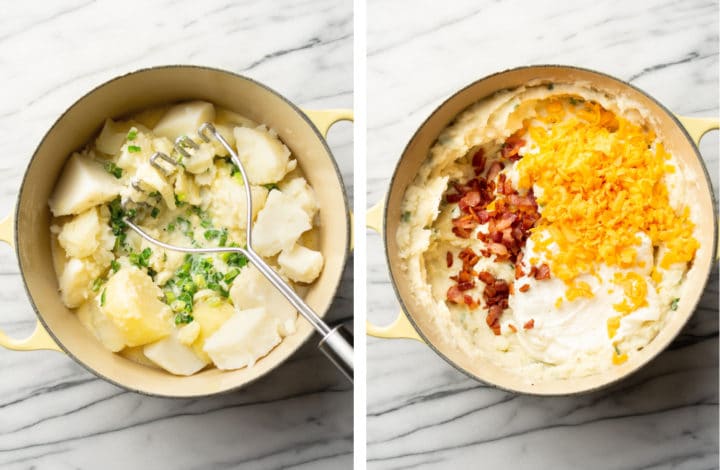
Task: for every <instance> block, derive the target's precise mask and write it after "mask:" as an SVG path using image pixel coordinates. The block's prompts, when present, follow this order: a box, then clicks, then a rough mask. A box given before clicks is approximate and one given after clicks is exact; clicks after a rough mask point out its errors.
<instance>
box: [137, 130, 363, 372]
mask: <svg viewBox="0 0 720 470" xmlns="http://www.w3.org/2000/svg"><path fill="white" fill-rule="evenodd" d="M198 136H200V138H201V139H202V140H203V141H205V142H210V138H211V137H212V138H215V139H216V140H217V141H218V142H220V144H221V145H222V146H223V147H225V149H226V150H227V151H228V152H229V154H230V158H231V159H232V162H233V163H234V164H235V165H236V166H237V167H238V169H239V170H240V174H241V175H242V179H243V183H244V184H245V188H246V190H245V201H246V204H247V227H246V229H245V230H246V232H247V245H246V247H244V248H241V247H229V246H228V247H216V248H215V247H207V248H189V247H182V246H176V245H171V244H168V243H165V242H162V241H160V240H158V239H156V238H154V237H152V236H150V235H148V234H147V233H146V232H145V231H143V230H142V229H141V228H140V227H139V226H138V225H136V224H135V223H134V222H133V220H132V218H133V217H132V216H127V215H126V217H125V218H124V221H125V223H126V224H127V225H128V226H129V227H130V228H132V229H133V230H134V231H135V232H137V234H138V235H140V236H141V237H142V238H144V239H145V240H147V241H148V242H150V243H153V244H155V245H157V246H160V247H162V248H165V249H167V250H173V251H179V252H183V253H196V254H201V253H241V254H243V255H244V256H245V257H247V259H248V260H249V261H250V262H251V263H252V264H253V265H255V267H256V268H257V269H258V271H260V272H261V273H262V275H263V276H265V278H267V280H268V281H270V283H272V285H273V286H275V288H276V289H277V290H279V291H280V293H282V295H283V296H285V298H286V299H287V300H288V301H289V302H290V303H291V304H292V306H293V307H295V308H296V309H297V311H298V312H300V314H301V315H302V316H303V317H305V319H306V320H307V321H308V322H310V324H311V325H312V326H313V327H314V328H315V329H316V330H317V332H318V333H320V335H321V336H322V339H321V340H320V342H319V343H318V349H320V351H322V352H323V353H324V354H325V356H327V358H328V359H330V361H331V362H332V363H333V364H334V365H335V366H336V367H337V368H338V369H340V371H342V373H343V374H344V375H345V376H346V377H347V378H348V379H349V380H350V381H351V382H352V380H353V345H352V336H351V335H350V333H349V332H347V330H345V329H344V328H343V327H342V326H341V325H338V326H336V327H334V328H333V327H330V326H329V325H328V324H327V323H325V322H324V321H323V320H322V318H320V317H319V316H318V314H317V313H315V312H314V311H313V309H311V308H310V307H309V306H308V305H307V304H306V303H305V301H304V300H303V299H302V298H300V296H299V295H297V294H296V293H295V291H294V290H293V289H292V287H290V286H289V285H288V284H287V283H285V281H284V280H283V278H282V277H280V275H278V274H277V273H276V272H275V270H274V269H273V268H272V267H270V265H268V264H267V263H266V262H265V261H264V260H263V259H262V257H261V256H260V255H258V254H257V253H256V252H255V251H254V250H253V248H252V219H253V216H252V214H253V211H252V195H251V191H250V190H249V188H250V181H249V179H248V176H247V173H246V172H245V168H244V167H243V164H242V162H241V161H240V158H238V156H237V154H236V153H235V151H234V150H233V148H232V147H231V146H230V144H229V143H228V142H227V141H226V140H225V138H224V137H223V136H222V135H221V134H220V133H219V132H218V131H217V130H216V129H215V127H214V126H213V125H212V124H211V123H209V122H206V123H205V124H203V125H202V126H200V129H199V130H198ZM186 148H193V149H197V148H198V145H197V144H196V143H195V142H194V141H193V140H192V139H190V138H189V137H187V136H181V137H178V138H177V140H176V141H175V150H176V151H177V152H178V153H179V154H181V155H182V156H183V158H192V155H191V154H190V153H189V152H188V151H187V150H186ZM162 162H164V163H165V164H167V165H169V167H168V166H166V165H165V164H163V163H162ZM150 164H151V165H152V166H153V167H155V168H156V169H157V170H158V171H160V172H161V173H163V174H164V175H165V176H169V175H170V174H172V172H173V171H175V169H176V167H177V166H178V161H177V160H175V159H174V158H172V157H171V156H169V155H166V154H164V153H161V152H155V153H154V154H153V155H152V157H151V158H150ZM140 183H141V182H140V181H138V180H133V181H131V184H132V186H133V188H134V189H135V190H137V191H141V192H144V189H142V185H141V184H140Z"/></svg>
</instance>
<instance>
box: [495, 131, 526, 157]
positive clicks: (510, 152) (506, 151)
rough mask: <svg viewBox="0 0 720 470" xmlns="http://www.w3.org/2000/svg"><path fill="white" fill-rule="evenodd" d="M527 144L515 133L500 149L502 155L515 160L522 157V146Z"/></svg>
mask: <svg viewBox="0 0 720 470" xmlns="http://www.w3.org/2000/svg"><path fill="white" fill-rule="evenodd" d="M525 144H526V142H525V140H523V139H519V138H517V137H516V136H515V135H511V136H510V137H508V139H507V140H506V141H505V144H503V146H502V149H501V150H500V155H502V157H503V158H507V159H508V160H510V161H513V162H514V161H517V160H520V159H521V158H522V155H520V154H519V152H520V148H521V147H522V146H523V145H525Z"/></svg>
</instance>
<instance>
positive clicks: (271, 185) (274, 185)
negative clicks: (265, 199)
mask: <svg viewBox="0 0 720 470" xmlns="http://www.w3.org/2000/svg"><path fill="white" fill-rule="evenodd" d="M263 186H265V188H266V189H267V190H268V191H272V190H273V189H278V185H277V184H275V183H270V184H264V185H263Z"/></svg>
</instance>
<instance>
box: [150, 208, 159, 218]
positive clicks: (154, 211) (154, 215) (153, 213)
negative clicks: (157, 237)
mask: <svg viewBox="0 0 720 470" xmlns="http://www.w3.org/2000/svg"><path fill="white" fill-rule="evenodd" d="M159 214H160V209H158V208H157V207H153V208H152V210H151V211H150V217H152V218H153V219H157V216H158V215H159Z"/></svg>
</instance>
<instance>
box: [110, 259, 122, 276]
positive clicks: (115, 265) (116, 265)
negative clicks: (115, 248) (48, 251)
mask: <svg viewBox="0 0 720 470" xmlns="http://www.w3.org/2000/svg"><path fill="white" fill-rule="evenodd" d="M110 269H112V271H113V272H114V273H116V272H118V270H119V269H120V263H118V262H117V261H116V260H112V261H110Z"/></svg>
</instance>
